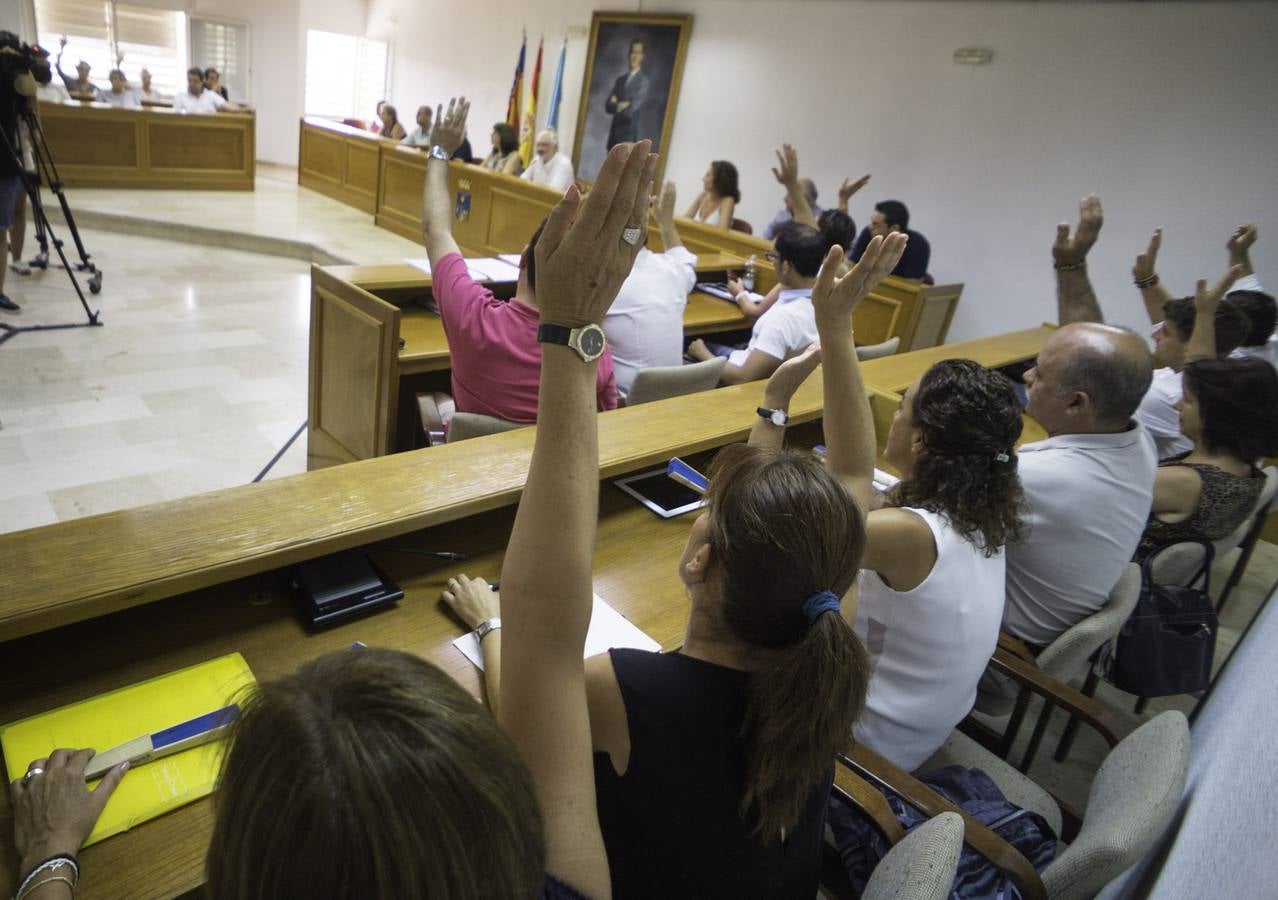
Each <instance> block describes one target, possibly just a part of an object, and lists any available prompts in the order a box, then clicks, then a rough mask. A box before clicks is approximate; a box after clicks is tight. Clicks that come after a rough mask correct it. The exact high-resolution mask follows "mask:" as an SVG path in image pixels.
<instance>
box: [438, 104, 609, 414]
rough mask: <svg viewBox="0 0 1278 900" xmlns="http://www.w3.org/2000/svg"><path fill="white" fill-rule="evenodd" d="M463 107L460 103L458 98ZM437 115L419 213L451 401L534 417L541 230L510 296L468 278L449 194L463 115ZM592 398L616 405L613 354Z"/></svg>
mask: <svg viewBox="0 0 1278 900" xmlns="http://www.w3.org/2000/svg"><path fill="white" fill-rule="evenodd" d="M462 104H463V106H462V109H463V110H464V108H465V101H464V100H463V101H462ZM442 112H443V111H442V110H440V113H441V114H439V115H436V116H435V123H434V127H433V128H432V130H431V136H430V145H431V146H430V153H429V155H428V156H427V157H426V190H425V196H424V200H423V203H424V207H425V211H424V214H423V216H422V223H423V228H422V230H423V233H424V235H425V238H426V254H427V256H429V257H430V268H431V284H432V293H433V294H434V296H435V303H436V304H437V305H438V306H439V315H440V318H442V319H443V320H444V333H445V334H446V335H447V336H448V352H449V355H450V356H451V357H452V366H453V401H454V402H455V403H456V408H457V411H458V412H471V413H482V414H484V415H487V416H496V417H497V418H499V419H506V420H507V421H511V422H535V421H537V387H538V383H539V382H540V380H541V345H540V344H539V343H538V342H537V328H538V324H539V316H538V312H537V295H536V286H537V273H536V265H535V262H534V259H535V254H534V250H535V248H536V246H537V238H538V237H540V236H541V228H540V227H539V228H538V229H537V231H536V232H535V233H534V234H533V236H532V239H531V240H530V241H529V244H528V247H527V248H526V249H525V250H524V255H523V259H522V260H521V261H520V266H519V283H518V285H517V286H516V288H515V296H514V299H512V300H509V301H506V300H498V299H496V298H495V297H493V295H492V292H491V291H489V290H488V289H487V288H485V287H483V286H482V285H480V284H476V283H475V281H474V279H472V278H471V277H470V273H469V270H468V269H467V267H466V262H465V260H463V259H462V255H461V250H460V249H459V248H458V246H457V242H456V241H455V240H454V239H453V218H452V213H453V211H452V203H451V201H450V198H449V193H448V160H449V158H450V157H451V156H452V155H453V152H454V151H455V150H456V149H457V148H458V147H459V146H460V145H461V142H462V138H463V137H464V136H465V134H466V117H465V115H464V112H463V114H462V115H450V116H444V115H443V114H442ZM598 373H599V374H598V390H597V392H596V396H597V399H598V407H599V409H601V410H605V409H615V408H616V406H617V382H616V378H615V376H614V375H613V368H612V354H611V353H610V352H608V351H607V350H605V351H604V355H603V356H602V357H601V358H600V360H599V368H598Z"/></svg>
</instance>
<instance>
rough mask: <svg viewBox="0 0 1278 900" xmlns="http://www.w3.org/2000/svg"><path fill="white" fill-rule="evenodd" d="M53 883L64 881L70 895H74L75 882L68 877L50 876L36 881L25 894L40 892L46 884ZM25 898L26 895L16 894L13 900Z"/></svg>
mask: <svg viewBox="0 0 1278 900" xmlns="http://www.w3.org/2000/svg"><path fill="white" fill-rule="evenodd" d="M55 881H64V882H66V885H67V887H69V888H70V889H71V893H72V894H74V893H75V882H74V881H72V880H71V879H70V878H68V877H67V876H65V875H50V876H49V877H48V878H41V879H40V880H39V881H37V882H36V883H35V884H33V885H31V886H30V887H29V888H27V891H26V893H27V894H30V893H32V892H33V891H38V890H40V888H42V887H44V886H45V885H46V884H53V882H55ZM25 896H26V894H18V895H16V896H15V897H14V898H13V900H22V898H23V897H25Z"/></svg>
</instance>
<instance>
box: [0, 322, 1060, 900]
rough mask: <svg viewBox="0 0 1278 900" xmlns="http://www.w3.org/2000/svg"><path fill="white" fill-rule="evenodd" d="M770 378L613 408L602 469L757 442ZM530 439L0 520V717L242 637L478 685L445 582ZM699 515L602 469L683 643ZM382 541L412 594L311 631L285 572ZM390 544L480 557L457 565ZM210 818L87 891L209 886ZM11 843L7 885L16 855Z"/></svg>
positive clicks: (630, 548)
mask: <svg viewBox="0 0 1278 900" xmlns="http://www.w3.org/2000/svg"><path fill="white" fill-rule="evenodd" d="M989 340H990V341H992V342H997V341H998V339H997V338H991V339H989ZM1032 352H1037V348H1034V349H1033V350H1032ZM907 356H909V357H916V364H917V365H920V366H921V365H924V363H925V360H922V359H918V358H917V354H909V355H907ZM926 364H927V365H930V364H931V362H930V361H926ZM762 389H763V388H762V385H759V384H745V385H738V386H736V387H731V388H722V389H719V390H717V391H712V392H706V393H703V394H697V395H693V396H690V397H678V398H674V399H671V400H664V401H658V402H655V403H650V404H644V405H641V406H636V407H631V408H627V409H619V410H615V411H612V412H607V413H602V414H600V416H599V429H600V477H601V479H608V480H611V479H612V478H615V477H617V476H619V475H622V474H625V473H629V472H635V471H641V470H643V469H645V468H648V467H649V466H653V465H655V464H660V463H662V462H664V461H665V460H667V459H668V458H669V457H670V456H672V455H676V454H678V455H681V456H685V457H686V456H692V455H695V454H698V453H702V452H705V451H710V450H713V449H715V448H717V447H720V446H723V445H725V444H728V443H732V442H735V441H739V440H742V439H743V438H744V437H745V436H746V434H747V433H748V430H749V428H750V427H751V423H752V422H753V421H754V418H755V413H754V409H755V407H756V406H757V405H758V403H759V398H760V397H761V396H762ZM871 391H872V394H874V395H875V396H874V397H872V403H873V404H874V406H875V419H876V422H879V423H880V425H879V426H878V427H877V428H876V430H878V431H879V432H880V433H879V434H878V437H879V440H880V442H882V440H883V439H885V437H886V432H885V431H883V430H882V427H883V426H882V424H881V423H882V422H884V421H890V413H891V411H892V409H893V406H894V404H896V403H899V396H897V395H896V394H895V393H893V392H890V391H887V390H883V389H880V388H874V387H872V388H871ZM822 402H823V391H822V387H821V381H820V377H819V376H817V377H814V378H813V379H810V380H809V381H808V383H807V384H805V385H804V386H803V387H802V388H801V389H800V390H799V391H798V393H797V394H796V395H795V398H794V402H793V403H792V404H791V407H790V412H791V419H792V421H793V422H795V423H797V426H798V427H797V428H796V429H795V430H794V431H793V432H792V434H794V435H795V436H796V437H798V438H799V439H800V441H801V442H802V443H809V442H810V441H808V440H806V439H805V437H804V436H803V434H802V432H803V429H809V430H810V429H813V428H815V427H816V424H815V423H816V421H817V419H818V418H819V416H820V414H821V409H822ZM534 437H535V429H534V428H528V429H523V430H520V431H514V432H509V433H506V434H498V435H492V436H489V437H485V438H478V439H476V440H473V441H468V442H465V443H460V444H452V445H445V446H442V447H434V448H430V449H426V450H420V451H415V452H410V453H402V454H396V455H394V456H387V457H383V458H379V459H370V460H366V461H364V462H360V463H356V464H353V465H349V466H340V467H336V468H331V469H325V470H323V471H319V472H309V473H306V474H303V475H298V476H294V477H292V478H286V479H280V480H278V481H270V482H264V483H261V484H255V485H247V486H244V487H239V488H232V489H229V490H225V491H218V492H215V493H211V494H205V495H202V496H199V497H192V498H189V499H186V500H182V501H176V502H170V503H161V504H156V505H153V506H148V507H142V508H139V509H132V510H122V511H119V512H115V513H108V514H105V515H100V516H93V517H90V518H86V519H79V520H74V521H70V522H63V523H58V524H56V525H50V526H46V527H44V528H37V529H32V530H29V531H24V532H16V533H12V534H5V535H0V641H4V642H5V643H4V644H3V647H0V684H4V685H5V690H4V691H3V692H0V722H10V721H13V720H15V719H18V718H22V717H25V716H28V715H31V714H33V713H36V712H40V711H43V710H47V709H51V708H53V707H56V706H59V705H62V704H65V703H69V702H73V701H76V700H81V699H85V698H87V697H91V696H95V695H97V694H99V693H102V692H103V691H107V690H111V689H114V688H118V687H122V686H124V685H127V684H131V683H134V682H136V681H139V680H142V679H145V678H148V677H152V676H154V675H159V674H162V673H164V672H168V671H172V670H174V669H177V668H180V667H182V666H185V665H189V664H192V663H195V662H199V661H203V660H207V659H209V658H212V657H214V656H217V655H220V654H223V653H227V652H230V651H233V650H238V651H240V652H241V653H243V654H244V657H245V659H247V660H248V663H249V665H250V667H251V668H252V669H253V671H254V673H255V674H256V675H257V676H258V678H260V679H268V678H273V677H277V676H279V675H282V674H285V673H287V672H290V671H292V670H293V669H295V668H296V666H297V665H298V664H299V663H300V662H302V661H304V660H307V659H311V658H313V657H315V656H317V655H319V654H321V653H325V652H328V651H331V650H337V649H342V648H345V647H349V645H350V644H351V642H353V641H354V640H362V641H364V642H366V643H368V644H371V645H374V646H387V647H396V648H400V649H405V650H408V651H410V652H415V653H419V654H421V655H422V656H424V657H425V658H427V659H430V660H431V661H433V662H435V663H436V664H438V665H440V666H441V667H442V668H443V669H444V670H445V671H446V672H448V673H449V674H450V675H452V676H453V677H455V678H457V680H458V681H459V682H460V683H461V684H462V685H463V686H465V687H467V688H468V689H470V690H471V691H472V692H474V693H476V694H477V693H478V691H479V681H478V676H477V673H476V672H475V671H474V670H473V669H472V668H471V667H470V665H469V663H467V662H465V660H464V658H463V657H462V656H461V655H460V653H458V652H457V651H456V650H455V649H454V648H452V647H451V646H450V643H449V642H450V641H451V640H452V638H454V637H456V636H458V635H460V634H461V633H462V631H463V628H462V626H461V624H460V623H459V622H456V621H455V620H453V619H452V618H451V617H450V616H449V614H447V613H445V612H444V611H443V609H442V608H441V607H440V605H439V603H438V602H437V598H438V594H439V591H440V590H441V589H442V587H443V584H444V583H445V581H446V579H447V578H448V577H451V576H452V575H454V574H456V573H457V572H460V571H465V572H467V573H469V574H473V575H481V576H485V577H488V578H490V579H491V578H494V577H496V575H497V574H498V572H499V570H500V559H501V554H502V548H503V547H504V545H505V542H506V539H507V537H508V535H509V531H510V525H511V523H512V521H513V513H514V507H515V504H516V503H517V501H518V498H519V495H520V492H521V490H522V487H523V484H524V482H525V479H526V476H527V469H528V462H529V459H530V457H531V449H532V443H533V439H534ZM806 437H807V438H812V439H815V438H816V435H815V434H814V433H812V432H811V431H809V433H808V434H807V435H806ZM690 525H691V519H690V517H684V518H682V519H676V520H670V521H663V520H659V519H656V518H655V517H653V516H652V515H651V514H650V513H648V511H647V510H644V509H642V508H641V507H638V506H637V505H635V504H634V503H633V502H632V501H630V500H629V499H628V498H626V497H625V496H624V495H622V494H620V492H619V491H617V490H616V489H615V488H614V487H612V486H611V485H610V484H609V485H603V486H601V520H600V534H599V541H598V545H597V548H596V553H595V572H596V578H595V586H596V589H597V591H598V592H599V594H600V595H601V596H603V597H604V598H605V599H607V600H608V601H609V602H610V603H612V604H613V605H614V606H615V607H617V608H618V609H619V610H621V611H622V612H623V613H624V614H625V615H627V616H628V617H629V618H630V619H631V620H632V621H633V622H635V624H637V625H638V626H639V627H640V628H642V629H643V630H644V631H646V632H648V633H649V634H650V635H651V636H652V637H653V638H654V639H655V640H657V641H658V642H659V643H661V645H662V646H663V647H666V648H667V649H670V648H674V647H676V646H678V645H679V643H680V642H681V640H682V632H683V627H684V624H685V620H686V615H687V605H686V599H685V596H684V592H683V588H682V585H681V584H680V583H679V581H678V579H677V577H676V576H675V566H676V563H677V560H678V558H679V554H680V551H681V549H682V546H683V544H684V541H685V539H686V535H687V530H688V528H689V527H690ZM369 545H376V546H372V547H370V550H371V552H372V553H373V555H374V556H375V558H376V559H377V560H378V561H379V563H380V564H381V565H382V566H383V567H384V568H385V569H386V570H387V572H388V573H389V574H390V575H391V577H392V578H394V579H395V580H396V581H397V582H398V583H399V584H400V586H401V587H403V588H404V590H405V598H404V600H402V601H401V602H400V604H399V605H398V606H397V607H396V608H394V609H392V610H388V611H386V612H383V613H379V614H377V615H375V616H371V617H369V618H365V619H361V620H357V621H355V622H352V623H350V624H347V625H344V626H342V627H339V628H336V629H333V630H331V631H327V632H323V633H320V634H315V635H311V634H307V633H305V632H304V631H303V630H302V629H301V627H300V626H299V625H298V624H297V622H296V620H295V618H294V617H293V613H292V609H291V605H290V603H289V601H288V600H287V599H286V596H285V593H284V590H283V588H282V587H281V584H282V580H281V579H282V571H281V570H283V569H285V568H286V567H288V566H291V565H293V564H295V563H297V562H300V561H303V560H306V559H312V558H315V557H318V556H321V555H324V554H327V553H331V552H335V551H337V550H342V549H349V548H353V547H361V546H364V547H367V546H369ZM394 546H408V547H416V548H419V549H447V550H455V551H459V552H464V553H466V554H468V555H469V557H470V558H469V561H468V562H466V563H464V564H458V563H446V562H442V561H437V560H431V559H426V558H423V557H418V556H411V555H407V554H400V553H396V552H394V551H392V550H390V549H389V548H390V547H394ZM72 562H74V564H71V563H72ZM272 573H274V574H272ZM10 820H11V812H10V809H9V801H8V797H7V794H6V795H5V796H4V797H2V798H0V833H4V834H10V833H11V821H10ZM211 824H212V804H211V803H210V801H208V800H202V801H199V802H196V803H194V804H192V805H190V806H187V807H184V808H182V809H180V810H176V811H174V812H173V813H171V814H169V815H166V816H163V817H161V818H159V819H156V820H154V821H152V822H148V823H145V824H143V825H141V826H138V827H137V828H135V829H133V830H132V831H130V832H128V833H127V834H123V835H119V836H117V837H113V838H111V839H109V840H107V841H104V842H103V843H101V844H98V845H96V846H94V847H90V848H88V849H87V850H85V851H84V852H83V854H82V856H81V861H82V863H83V865H84V878H83V880H82V882H81V885H80V889H79V890H78V891H77V896H80V897H83V898H95V897H106V898H115V897H121V896H128V897H130V898H152V897H155V898H158V897H170V896H173V895H174V894H177V893H180V892H182V891H186V890H190V889H193V888H195V887H197V886H198V885H199V883H200V882H201V880H202V877H203V876H202V873H203V859H204V853H205V850H206V848H207V844H208V840H209V835H210V831H211ZM2 844H3V848H4V849H3V850H0V883H6V884H7V883H11V882H13V881H14V880H15V878H16V875H17V873H16V872H15V871H14V869H15V867H16V865H17V861H16V860H15V859H14V858H13V851H12V848H11V846H10V844H9V842H8V841H4V842H2Z"/></svg>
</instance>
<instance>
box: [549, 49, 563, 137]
mask: <svg viewBox="0 0 1278 900" xmlns="http://www.w3.org/2000/svg"><path fill="white" fill-rule="evenodd" d="M567 51H568V40H567V38H565V39H564V42H563V43H562V44H560V45H559V64H558V65H557V66H555V84H554V86H553V87H551V89H550V108H549V112H548V114H547V115H546V127H547V128H549V129H551V130H552V131H554V132H555V133H556V134H558V133H559V101H560V100H561V99H562V98H563V93H564V55H565V53H567Z"/></svg>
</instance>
